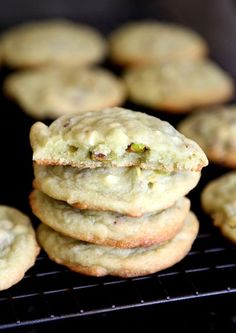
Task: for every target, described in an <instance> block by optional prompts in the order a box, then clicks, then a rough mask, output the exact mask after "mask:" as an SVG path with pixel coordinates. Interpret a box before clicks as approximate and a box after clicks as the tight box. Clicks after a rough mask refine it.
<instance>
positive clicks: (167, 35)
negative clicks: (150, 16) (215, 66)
mask: <svg viewBox="0 0 236 333" xmlns="http://www.w3.org/2000/svg"><path fill="white" fill-rule="evenodd" d="M207 52H208V47H207V44H206V42H205V41H204V39H203V38H202V37H201V36H200V35H199V34H198V33H197V32H194V31H192V30H191V29H189V28H187V27H183V26H180V25H177V24H172V23H161V22H157V21H140V22H131V23H127V24H125V25H123V26H122V27H120V28H118V29H117V30H116V31H114V32H113V33H112V34H111V37H110V57H111V59H112V60H113V61H114V62H115V63H117V64H120V65H123V66H140V65H145V64H159V63H163V62H169V61H173V60H178V59H199V58H202V57H204V56H205V55H206V53H207Z"/></svg>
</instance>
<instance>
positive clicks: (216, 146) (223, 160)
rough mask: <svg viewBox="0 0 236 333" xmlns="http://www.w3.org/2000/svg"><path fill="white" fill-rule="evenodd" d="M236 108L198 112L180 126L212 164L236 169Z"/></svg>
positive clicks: (210, 109)
mask: <svg viewBox="0 0 236 333" xmlns="http://www.w3.org/2000/svg"><path fill="white" fill-rule="evenodd" d="M235 124H236V106H235V105H230V106H218V107H214V108H206V109H201V110H197V111H196V112H195V113H194V114H192V115H190V116H188V117H187V118H185V119H184V120H183V121H182V122H181V123H180V124H179V126H178V130H179V131H180V132H181V133H183V134H184V135H186V136H188V137H190V138H192V139H193V140H195V141H196V142H197V143H198V144H199V145H200V146H201V148H202V149H203V150H204V152H205V153H206V155H207V157H208V158H209V160H210V161H211V162H214V163H217V164H220V165H224V166H226V167H230V168H236V142H235V137H236V125H235Z"/></svg>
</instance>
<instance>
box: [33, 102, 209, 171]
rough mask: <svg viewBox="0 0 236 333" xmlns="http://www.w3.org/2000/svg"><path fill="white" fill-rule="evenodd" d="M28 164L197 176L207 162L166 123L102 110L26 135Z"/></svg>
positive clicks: (124, 111) (37, 128)
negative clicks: (29, 150)
mask: <svg viewBox="0 0 236 333" xmlns="http://www.w3.org/2000/svg"><path fill="white" fill-rule="evenodd" d="M30 141H31V145H32V149H33V160H34V161H36V162H37V163H38V164H43V165H71V166H76V167H80V168H81V167H82V168H93V167H102V166H103V167H104V166H105V167H108V166H109V167H110V166H115V167H117V166H119V167H123V166H140V167H141V168H144V169H158V170H164V171H165V170H166V171H168V172H171V171H180V170H185V171H188V170H191V171H200V170H201V168H202V167H203V166H206V165H207V163H208V161H207V158H206V156H205V154H204V152H203V151H202V150H201V148H200V147H199V146H198V145H197V144H196V143H195V142H194V141H192V140H189V139H188V138H186V137H184V136H183V135H182V134H180V133H179V132H178V131H176V130H175V129H174V127H172V126H171V125H170V124H169V123H167V122H165V121H162V120H160V119H158V118H156V117H152V116H149V115H147V114H144V113H141V112H134V111H131V110H127V109H123V108H118V107H115V108H108V109H104V110H101V111H99V112H94V111H93V112H87V113H84V114H81V115H77V116H62V117H60V118H58V119H57V120H55V121H54V122H53V123H52V124H51V125H50V126H49V127H47V126H46V125H45V124H43V123H41V122H37V123H35V124H34V125H33V126H32V128H31V131H30Z"/></svg>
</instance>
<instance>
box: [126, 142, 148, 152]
mask: <svg viewBox="0 0 236 333" xmlns="http://www.w3.org/2000/svg"><path fill="white" fill-rule="evenodd" d="M147 149H148V148H147V147H146V146H145V145H144V144H143V143H131V144H130V145H129V146H128V147H127V151H129V152H133V153H143V152H144V151H145V150H147Z"/></svg>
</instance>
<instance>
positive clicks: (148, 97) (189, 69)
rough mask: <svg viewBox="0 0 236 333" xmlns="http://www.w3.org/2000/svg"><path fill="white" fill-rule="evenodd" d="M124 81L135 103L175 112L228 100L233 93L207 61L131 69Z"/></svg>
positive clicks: (228, 80)
mask: <svg viewBox="0 0 236 333" xmlns="http://www.w3.org/2000/svg"><path fill="white" fill-rule="evenodd" d="M124 79H125V82H126V84H127V88H128V95H129V97H130V99H131V100H132V101H133V102H134V103H137V104H140V105H145V106H147V107H150V108H153V109H160V110H165V111H168V112H176V113H181V112H187V111H191V110H192V108H195V107H200V106H205V105H211V104H217V103H220V102H224V101H227V100H229V99H230V98H231V97H232V96H233V92H234V81H233V79H232V78H231V77H230V76H229V75H228V74H227V73H226V72H225V71H224V70H222V69H221V68H220V67H219V66H217V64H215V63H213V62H212V61H210V60H199V61H192V60H179V61H175V62H170V63H166V64H161V65H151V66H144V67H141V68H131V69H129V70H127V72H126V73H125V75H124Z"/></svg>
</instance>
